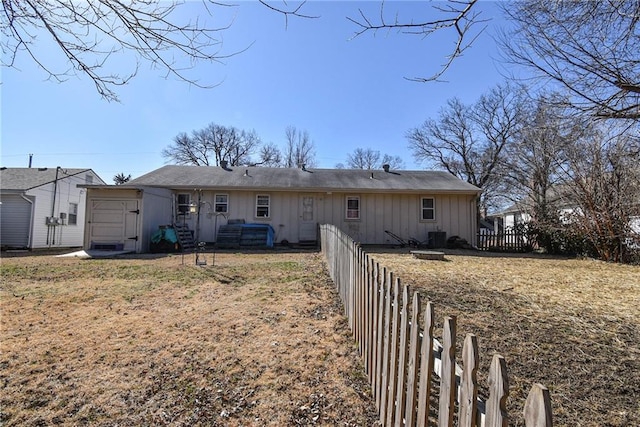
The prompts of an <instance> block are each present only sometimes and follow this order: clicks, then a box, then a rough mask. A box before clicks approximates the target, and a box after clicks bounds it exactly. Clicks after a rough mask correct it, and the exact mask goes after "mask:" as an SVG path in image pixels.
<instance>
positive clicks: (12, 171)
mask: <svg viewBox="0 0 640 427" xmlns="http://www.w3.org/2000/svg"><path fill="white" fill-rule="evenodd" d="M89 170H91V169H73V168H61V169H60V172H59V173H58V179H61V178H64V177H67V176H73V175H77V174H79V173H82V172H86V171H89ZM55 179H56V168H2V169H0V188H1V189H2V190H18V191H26V190H30V189H32V188H36V187H40V186H41V185H44V184H48V183H50V182H53V181H55Z"/></svg>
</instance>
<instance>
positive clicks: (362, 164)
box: [347, 148, 380, 169]
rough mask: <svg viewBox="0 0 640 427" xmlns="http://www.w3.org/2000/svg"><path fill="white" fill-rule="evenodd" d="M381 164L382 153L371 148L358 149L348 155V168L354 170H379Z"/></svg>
mask: <svg viewBox="0 0 640 427" xmlns="http://www.w3.org/2000/svg"><path fill="white" fill-rule="evenodd" d="M379 164H380V151H377V150H373V149H371V148H356V149H355V150H353V153H351V154H347V166H348V167H349V168H352V169H377V168H378V167H379Z"/></svg>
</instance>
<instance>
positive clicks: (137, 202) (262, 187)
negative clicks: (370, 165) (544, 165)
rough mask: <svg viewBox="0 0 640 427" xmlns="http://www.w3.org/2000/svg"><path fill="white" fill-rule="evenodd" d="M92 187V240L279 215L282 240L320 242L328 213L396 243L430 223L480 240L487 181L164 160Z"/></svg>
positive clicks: (276, 232)
mask: <svg viewBox="0 0 640 427" xmlns="http://www.w3.org/2000/svg"><path fill="white" fill-rule="evenodd" d="M88 191H89V199H88V202H87V203H88V204H87V212H88V217H87V218H88V219H89V220H90V221H91V222H90V223H88V224H87V231H86V233H85V246H87V247H92V246H93V247H96V245H104V244H107V245H121V246H122V247H123V248H125V247H128V248H130V249H131V250H135V251H137V252H146V251H148V250H149V238H150V237H149V236H150V234H152V233H153V230H157V229H158V227H160V226H163V225H170V224H180V225H185V226H187V227H188V228H189V229H190V230H192V232H193V235H194V238H195V240H197V241H203V242H216V241H217V240H218V233H219V231H220V228H221V226H224V225H226V224H228V223H230V222H232V223H238V222H243V223H250V224H265V225H270V226H271V228H272V229H273V240H274V242H275V243H276V244H288V243H290V244H295V243H304V242H315V241H317V239H318V235H317V230H318V225H319V224H323V223H328V224H334V225H336V226H338V227H340V228H341V229H342V230H343V231H345V232H346V233H348V234H349V235H350V236H351V237H352V238H353V239H354V240H356V241H359V242H361V243H363V244H397V243H398V241H396V240H395V239H394V237H393V236H394V235H395V236H398V237H400V238H401V239H406V240H408V239H415V240H417V241H419V242H426V241H427V239H428V237H429V233H430V232H431V233H433V232H439V233H440V234H445V235H447V236H454V235H455V236H459V237H461V238H464V239H467V240H468V241H469V242H473V241H474V240H473V239H474V236H475V234H476V233H477V224H476V221H477V216H476V203H475V201H476V198H477V196H478V194H479V191H480V190H479V189H477V188H476V187H474V186H472V185H470V184H467V183H465V182H463V181H461V180H459V179H458V178H456V177H454V176H453V175H451V174H448V173H446V172H434V171H391V170H388V169H386V170H376V171H370V170H369V171H368V170H348V169H313V170H311V169H306V168H261V167H233V168H226V167H225V168H222V167H205V166H165V167H162V168H160V169H157V170H155V171H152V172H150V173H148V174H146V175H143V176H141V177H139V178H137V179H135V180H133V181H130V182H129V183H127V184H125V185H121V186H102V187H101V186H95V187H89V188H88ZM127 203H131V204H129V205H128V204H127ZM135 211H137V213H136V214H135V215H136V216H135V221H134V216H133V214H132V213H131V212H135ZM117 212H119V213H117ZM133 228H136V229H135V232H134V231H133ZM387 231H389V232H390V233H387ZM131 238H137V239H138V240H134V242H135V243H132V242H131V241H128V240H131ZM118 247H120V246H118Z"/></svg>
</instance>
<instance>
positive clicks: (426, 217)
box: [420, 197, 436, 221]
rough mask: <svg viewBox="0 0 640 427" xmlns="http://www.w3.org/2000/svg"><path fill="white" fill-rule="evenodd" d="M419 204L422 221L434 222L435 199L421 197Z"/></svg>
mask: <svg viewBox="0 0 640 427" xmlns="http://www.w3.org/2000/svg"><path fill="white" fill-rule="evenodd" d="M420 200H421V202H420V205H421V214H420V219H422V221H435V219H436V199H435V198H433V197H422V198H421V199H420Z"/></svg>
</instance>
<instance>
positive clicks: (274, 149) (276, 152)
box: [254, 143, 282, 167]
mask: <svg viewBox="0 0 640 427" xmlns="http://www.w3.org/2000/svg"><path fill="white" fill-rule="evenodd" d="M280 165H282V152H281V151H280V149H279V148H278V146H277V145H275V144H273V143H269V144H265V145H263V146H262V147H261V148H260V159H259V160H258V161H257V162H255V164H254V166H266V167H279V166H280Z"/></svg>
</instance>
